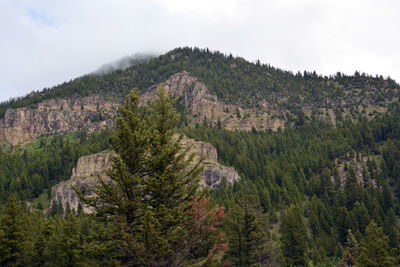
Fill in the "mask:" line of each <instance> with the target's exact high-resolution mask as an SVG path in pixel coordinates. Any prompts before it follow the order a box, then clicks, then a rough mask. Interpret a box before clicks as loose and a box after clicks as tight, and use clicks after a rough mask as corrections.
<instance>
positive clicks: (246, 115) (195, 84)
mask: <svg viewBox="0 0 400 267" xmlns="http://www.w3.org/2000/svg"><path fill="white" fill-rule="evenodd" d="M160 85H163V86H164V90H165V91H166V92H167V93H169V94H170V95H172V96H173V97H176V98H178V99H179V100H180V103H181V104H182V105H183V106H184V108H185V114H187V115H188V117H189V121H190V122H191V123H203V121H204V119H205V118H206V119H207V120H208V121H210V122H211V123H212V124H213V125H214V126H215V125H217V122H218V121H220V123H221V126H222V127H224V128H226V129H228V130H244V131H249V130H251V129H252V128H253V127H254V128H255V129H259V130H260V129H261V130H262V129H264V130H265V129H272V130H277V129H278V128H284V126H285V123H284V121H283V120H281V119H278V118H277V117H278V116H281V115H283V113H281V112H279V111H276V109H273V108H271V107H270V106H269V105H268V104H267V102H265V101H262V102H260V103H259V105H258V107H257V108H246V109H244V108H241V107H238V106H235V105H229V104H225V103H223V102H222V101H220V100H218V97H217V96H215V95H213V94H211V93H210V92H209V90H208V88H207V87H206V85H205V84H204V83H202V82H200V81H198V79H197V78H195V77H192V76H190V74H189V73H188V72H185V71H184V72H180V73H176V74H174V75H172V76H171V77H170V78H169V79H168V80H167V81H165V82H164V83H162V84H159V85H156V86H153V87H151V88H149V90H147V91H146V93H144V94H143V95H142V97H141V100H140V101H141V104H142V105H145V104H147V103H148V102H150V101H151V100H152V99H153V98H154V97H155V96H156V94H157V88H158V87H159V86H160Z"/></svg>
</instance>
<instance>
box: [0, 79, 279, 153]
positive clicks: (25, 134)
mask: <svg viewBox="0 0 400 267" xmlns="http://www.w3.org/2000/svg"><path fill="white" fill-rule="evenodd" d="M160 85H164V89H165V91H166V92H167V93H168V94H170V95H172V96H173V97H176V98H178V99H179V101H180V104H182V105H183V107H184V112H185V114H186V115H187V118H188V121H189V122H190V123H203V122H204V120H207V122H208V123H210V124H212V125H213V126H217V125H220V126H221V127H223V128H226V129H228V130H244V131H249V130H251V129H252V128H253V127H254V128H255V129H257V130H266V129H272V130H277V129H278V128H284V127H285V121H284V120H283V119H279V118H282V116H283V115H284V112H285V111H279V110H277V109H276V108H274V107H272V106H271V105H270V104H268V103H267V102H266V101H260V103H259V104H258V105H257V107H254V108H246V109H244V108H241V107H239V106H235V105H230V104H225V103H223V102H222V101H220V100H219V99H218V97H217V96H215V95H213V94H211V93H210V92H209V90H208V88H207V87H206V85H205V84H204V83H202V82H200V81H198V79H197V78H195V77H193V76H191V75H190V74H189V73H188V72H180V73H176V74H174V75H172V76H171V77H170V78H169V79H168V80H167V81H165V82H164V83H162V84H158V85H155V86H153V87H150V88H149V89H148V90H147V91H146V92H145V93H144V94H143V95H142V96H141V99H140V104H141V105H145V104H147V103H149V102H150V101H151V100H152V99H154V97H155V96H156V94H157V88H158V86H160ZM119 104H120V103H118V102H115V101H114V102H113V101H107V100H105V99H103V98H102V97H99V96H91V97H86V98H83V99H50V100H47V101H44V102H42V103H40V104H39V105H38V107H37V108H36V109H28V108H17V109H9V110H7V112H6V114H5V117H4V119H0V143H10V144H12V145H16V144H20V143H23V142H25V141H29V140H32V139H34V138H36V137H38V136H40V135H45V134H52V133H65V132H74V131H79V130H82V129H85V130H87V131H88V132H89V133H91V132H95V131H99V130H100V129H102V128H104V127H109V126H110V125H111V124H112V118H113V117H115V115H116V113H117V107H118V105H119Z"/></svg>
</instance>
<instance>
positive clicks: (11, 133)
mask: <svg viewBox="0 0 400 267" xmlns="http://www.w3.org/2000/svg"><path fill="white" fill-rule="evenodd" d="M116 107H117V104H116V103H113V102H110V101H105V100H104V99H103V98H101V97H87V98H84V99H72V100H66V99H51V100H48V101H45V102H42V103H40V104H39V105H38V108H37V109H34V110H33V109H28V108H18V109H9V110H7V112H6V114H5V116H4V119H1V120H0V142H3V143H4V142H6V143H10V144H12V145H16V144H19V143H23V142H25V141H28V140H31V139H34V138H36V137H38V136H40V135H44V134H51V133H63V132H74V131H79V130H82V129H85V130H87V131H88V132H89V133H91V132H95V131H99V130H100V129H102V128H105V127H109V126H110V125H111V124H112V120H111V119H110V118H112V117H114V116H115V114H116Z"/></svg>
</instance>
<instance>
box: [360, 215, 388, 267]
mask: <svg viewBox="0 0 400 267" xmlns="http://www.w3.org/2000/svg"><path fill="white" fill-rule="evenodd" d="M356 266H360V267H364V266H365V267H380V266H386V267H390V266H395V260H394V258H393V257H392V256H391V255H390V250H389V238H388V237H387V236H386V235H385V234H384V233H383V230H382V228H380V227H378V226H377V225H376V223H375V222H374V221H372V222H371V223H370V224H369V225H368V227H367V229H366V230H365V235H364V237H363V239H362V241H361V243H360V245H359V252H358V256H357V258H356Z"/></svg>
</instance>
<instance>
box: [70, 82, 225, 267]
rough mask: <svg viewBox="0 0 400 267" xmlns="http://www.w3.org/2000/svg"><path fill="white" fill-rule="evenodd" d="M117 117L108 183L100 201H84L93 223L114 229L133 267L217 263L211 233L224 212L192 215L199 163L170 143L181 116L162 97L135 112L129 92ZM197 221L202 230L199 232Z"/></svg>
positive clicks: (176, 140)
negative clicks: (98, 220)
mask: <svg viewBox="0 0 400 267" xmlns="http://www.w3.org/2000/svg"><path fill="white" fill-rule="evenodd" d="M119 113H120V117H119V118H118V119H117V130H116V132H115V134H114V135H113V136H112V138H111V144H112V148H113V149H114V151H115V152H116V153H117V155H118V156H117V157H115V158H114V160H113V166H112V168H111V170H110V171H109V172H108V175H109V177H110V180H102V181H100V184H99V186H98V187H97V189H96V190H95V192H96V194H97V196H96V197H90V198H85V197H83V199H84V201H85V202H86V203H87V204H88V205H90V206H92V207H93V208H94V210H95V213H96V215H97V216H100V217H106V218H109V219H112V220H113V221H114V222H117V223H118V224H119V227H120V230H121V231H120V240H119V242H120V244H121V246H122V247H123V248H124V252H125V253H126V258H125V261H126V262H127V263H129V264H130V265H131V266H181V265H184V264H186V263H187V262H193V261H195V260H200V261H210V260H212V259H216V258H218V257H217V256H220V255H219V254H220V253H219V252H222V251H223V250H224V249H225V247H224V245H223V244H224V243H223V236H222V235H219V234H216V232H217V229H218V227H217V226H216V225H218V222H217V221H218V220H221V218H222V215H221V214H223V212H222V211H221V209H212V208H211V207H209V206H207V205H206V206H205V207H204V208H203V209H201V212H199V211H195V210H194V209H195V208H198V207H199V205H197V204H196V203H198V202H200V203H203V202H202V201H203V200H202V198H200V199H198V198H196V194H197V192H198V181H199V173H200V172H201V170H202V168H201V166H200V163H201V162H197V163H195V162H193V159H194V155H193V154H189V153H188V150H189V149H190V148H188V149H186V150H183V149H182V148H181V145H180V141H181V138H182V137H181V136H180V137H175V136H174V133H175V126H176V125H177V123H178V121H179V116H178V113H177V112H176V111H175V109H174V107H173V101H172V100H171V99H170V98H169V97H168V96H166V95H165V94H164V92H163V91H162V90H160V91H159V95H158V97H157V98H156V100H154V101H153V102H152V103H151V104H150V105H149V106H146V107H139V97H138V95H137V93H136V92H135V91H133V92H132V93H131V95H130V98H129V99H128V101H127V102H126V103H125V104H124V105H123V106H122V107H121V108H120V110H119ZM78 193H79V192H78ZM80 195H81V197H82V196H83V194H82V192H80ZM217 214H218V216H217ZM194 218H195V219H196V220H198V221H201V220H202V221H203V225H202V226H201V227H200V226H199V227H197V228H196V227H195V225H196V224H194V223H193V219H194ZM204 231H206V232H207V233H208V234H207V235H204ZM207 236H209V237H207ZM200 237H201V238H200ZM212 239H213V240H214V241H215V242H213V241H212ZM197 247H202V248H204V249H205V251H207V248H208V254H207V252H206V253H203V254H201V253H200V254H198V250H197V249H196V248H197ZM204 249H203V251H204ZM194 251H196V253H195V252H194ZM204 254H205V255H204ZM217 254H218V255H217Z"/></svg>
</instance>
